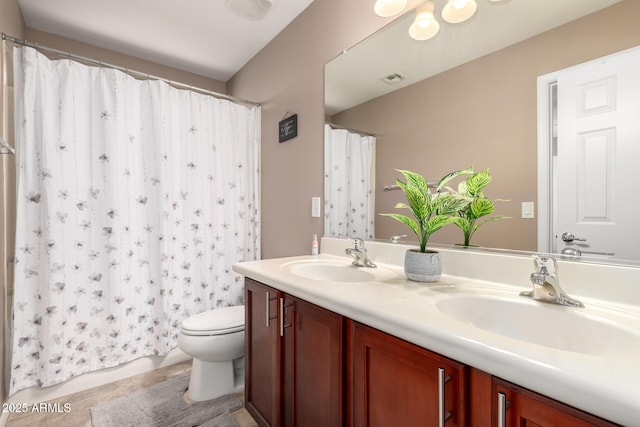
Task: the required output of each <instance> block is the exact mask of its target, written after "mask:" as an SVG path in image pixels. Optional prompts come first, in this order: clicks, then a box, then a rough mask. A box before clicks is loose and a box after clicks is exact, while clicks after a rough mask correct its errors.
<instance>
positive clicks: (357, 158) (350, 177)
mask: <svg viewBox="0 0 640 427" xmlns="http://www.w3.org/2000/svg"><path fill="white" fill-rule="evenodd" d="M324 131H325V137H324V170H325V176H324V235H325V237H359V238H362V239H373V238H374V209H373V206H374V200H373V199H374V198H373V191H372V189H373V188H374V167H373V165H374V159H375V143H376V138H375V136H372V135H368V134H362V133H359V132H357V131H352V130H348V129H343V128H338V127H336V126H332V125H329V124H327V125H325V127H324Z"/></svg>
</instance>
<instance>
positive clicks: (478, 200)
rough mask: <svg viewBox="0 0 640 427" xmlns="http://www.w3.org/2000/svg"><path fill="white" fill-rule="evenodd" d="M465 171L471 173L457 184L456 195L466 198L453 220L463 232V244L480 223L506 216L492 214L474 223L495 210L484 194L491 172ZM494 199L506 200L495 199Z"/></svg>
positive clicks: (467, 242)
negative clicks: (492, 215)
mask: <svg viewBox="0 0 640 427" xmlns="http://www.w3.org/2000/svg"><path fill="white" fill-rule="evenodd" d="M467 171H470V173H471V175H470V176H469V177H467V179H466V180H465V181H463V182H461V183H460V184H459V185H458V192H457V195H458V197H460V199H463V200H466V203H465V206H464V207H463V208H462V209H460V210H458V212H457V217H456V218H455V219H454V221H453V223H454V224H455V225H457V226H458V227H460V229H461V230H462V232H463V234H464V246H469V243H470V241H471V237H473V235H474V234H475V232H476V231H478V228H479V227H480V226H481V225H482V224H486V223H488V222H493V221H498V220H501V219H505V218H508V217H505V216H494V217H491V218H487V219H485V220H484V221H482V222H479V223H476V221H477V220H478V219H479V218H482V217H484V216H487V215H489V214H491V213H493V211H494V210H495V204H494V202H493V201H491V200H489V199H487V198H486V197H485V195H484V189H485V187H486V186H487V185H489V183H490V182H491V174H490V173H489V169H485V170H483V171H481V172H476V173H473V168H470V169H468V170H467ZM495 201H506V200H502V199H496V200H495Z"/></svg>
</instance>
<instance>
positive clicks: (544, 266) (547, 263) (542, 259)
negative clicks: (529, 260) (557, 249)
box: [533, 255, 558, 275]
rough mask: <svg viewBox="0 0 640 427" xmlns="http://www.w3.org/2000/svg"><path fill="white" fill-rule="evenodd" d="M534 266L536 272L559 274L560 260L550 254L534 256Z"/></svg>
mask: <svg viewBox="0 0 640 427" xmlns="http://www.w3.org/2000/svg"><path fill="white" fill-rule="evenodd" d="M533 266H534V268H535V271H536V272H539V273H542V274H555V275H557V274H558V261H556V259H555V258H553V257H550V256H539V255H534V256H533Z"/></svg>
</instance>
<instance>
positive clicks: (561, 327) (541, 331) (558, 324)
mask: <svg viewBox="0 0 640 427" xmlns="http://www.w3.org/2000/svg"><path fill="white" fill-rule="evenodd" d="M435 306H436V308H437V309H438V310H439V311H440V312H442V313H443V314H445V315H446V316H448V317H450V318H452V319H454V320H457V321H460V322H463V323H465V324H467V325H470V326H472V327H475V328H479V329H482V330H484V331H488V332H491V333H495V334H498V335H501V336H504V337H508V338H512V339H516V340H520V341H524V342H527V343H529V344H534V345H540V346H544V347H549V348H554V349H557V350H565V351H571V352H576V353H583V354H588V355H593V356H614V357H627V356H633V355H636V356H637V355H638V354H640V331H635V330H634V329H633V328H632V327H631V326H625V319H622V318H621V319H620V322H618V321H616V320H615V316H611V315H603V316H600V315H598V314H594V313H593V310H591V309H589V308H574V307H564V306H559V305H553V304H546V303H541V302H537V301H531V300H527V299H524V298H521V297H518V296H515V295H514V296H512V297H502V296H494V295H475V294H472V295H450V296H447V297H445V298H442V299H439V300H438V301H437V302H436V303H435ZM626 321H627V322H628V320H626ZM635 322H637V320H635Z"/></svg>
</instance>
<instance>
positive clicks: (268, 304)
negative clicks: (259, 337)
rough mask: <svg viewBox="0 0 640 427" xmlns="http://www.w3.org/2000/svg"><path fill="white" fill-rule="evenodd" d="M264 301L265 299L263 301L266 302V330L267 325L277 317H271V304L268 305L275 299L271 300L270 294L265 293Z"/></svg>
mask: <svg viewBox="0 0 640 427" xmlns="http://www.w3.org/2000/svg"><path fill="white" fill-rule="evenodd" d="M265 299H266V301H265V302H266V309H265V313H266V321H267V328H268V327H269V324H270V323H271V321H272V320H273V319H275V318H276V317H277V316H273V317H272V316H271V304H270V303H271V301H273V300H274V299H275V297H274V298H271V294H270V292H269V291H267V294H266V298H265Z"/></svg>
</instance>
